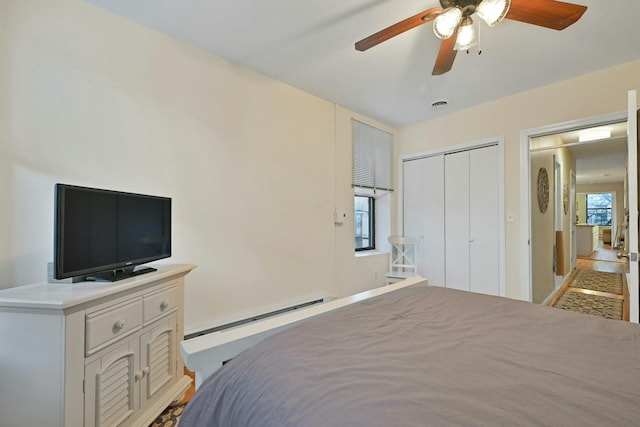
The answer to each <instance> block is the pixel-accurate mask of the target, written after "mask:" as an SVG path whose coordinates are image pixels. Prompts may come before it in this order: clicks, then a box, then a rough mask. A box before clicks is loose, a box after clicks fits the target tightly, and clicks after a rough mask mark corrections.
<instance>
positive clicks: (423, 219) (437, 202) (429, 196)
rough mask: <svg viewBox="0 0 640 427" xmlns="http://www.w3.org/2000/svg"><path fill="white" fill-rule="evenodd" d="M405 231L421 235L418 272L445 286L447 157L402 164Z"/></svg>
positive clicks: (412, 235)
mask: <svg viewBox="0 0 640 427" xmlns="http://www.w3.org/2000/svg"><path fill="white" fill-rule="evenodd" d="M403 224H404V229H403V233H404V235H405V236H411V237H420V236H422V241H421V242H420V247H419V256H418V273H419V274H420V275H421V276H422V277H424V278H426V279H427V280H428V281H429V285H433V286H444V285H445V274H444V269H445V263H444V250H443V249H444V156H443V155H439V156H433V157H426V158H422V159H415V160H409V161H406V162H404V164H403Z"/></svg>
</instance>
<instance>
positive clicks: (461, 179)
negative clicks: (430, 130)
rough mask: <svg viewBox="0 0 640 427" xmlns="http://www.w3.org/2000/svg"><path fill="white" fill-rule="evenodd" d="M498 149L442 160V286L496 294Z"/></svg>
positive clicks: (447, 157)
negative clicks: (443, 232) (443, 172)
mask: <svg viewBox="0 0 640 427" xmlns="http://www.w3.org/2000/svg"><path fill="white" fill-rule="evenodd" d="M498 196H499V181H498V147H497V146H490V147H483V148H476V149H473V150H469V151H463V152H459V153H452V154H447V155H446V156H445V212H446V217H445V218H446V219H445V223H446V225H445V230H446V232H445V236H446V245H445V253H446V260H445V264H446V286H447V288H453V289H461V290H465V291H472V292H479V293H483V294H489V295H499V294H500V274H499V269H500V249H499V248H500V246H499V245H500V235H499V228H498V227H499V206H500V204H499V200H498Z"/></svg>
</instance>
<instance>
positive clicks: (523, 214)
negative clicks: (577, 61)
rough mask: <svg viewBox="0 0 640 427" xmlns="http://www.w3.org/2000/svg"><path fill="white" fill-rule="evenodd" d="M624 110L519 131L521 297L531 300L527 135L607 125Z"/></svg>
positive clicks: (623, 114)
mask: <svg viewBox="0 0 640 427" xmlns="http://www.w3.org/2000/svg"><path fill="white" fill-rule="evenodd" d="M627 116H628V114H627V111H619V112H616V113H609V114H603V115H600V116H592V117H586V118H582V119H577V120H571V121H568V122H563V123H556V124H552V125H547V126H541V127H538V128H533V129H527V130H523V131H521V132H520V219H521V222H520V257H521V259H520V274H521V278H520V284H521V288H520V298H521V299H523V300H525V301H529V302H531V301H532V299H533V296H532V295H533V291H532V272H531V243H530V242H531V177H530V151H529V146H530V139H531V138H537V137H540V136H546V135H553V134H556V133H563V132H570V131H574V130H578V129H583V128H587V127H597V126H606V125H609V124H613V123H620V122H626V121H627V120H628V117H627Z"/></svg>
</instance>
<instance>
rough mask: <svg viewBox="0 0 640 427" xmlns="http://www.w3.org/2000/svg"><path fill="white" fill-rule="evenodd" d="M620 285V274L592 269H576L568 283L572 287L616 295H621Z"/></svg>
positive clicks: (621, 283) (621, 284)
mask: <svg viewBox="0 0 640 427" xmlns="http://www.w3.org/2000/svg"><path fill="white" fill-rule="evenodd" d="M622 286H623V282H622V274H620V273H606V272H603V271H594V270H578V271H577V273H576V276H575V277H574V278H573V281H572V282H571V284H570V285H569V287H572V288H579V289H589V290H592V291H598V292H606V293H609V294H617V295H622Z"/></svg>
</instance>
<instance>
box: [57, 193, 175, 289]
mask: <svg viewBox="0 0 640 427" xmlns="http://www.w3.org/2000/svg"><path fill="white" fill-rule="evenodd" d="M55 200H56V206H55V214H56V219H55V236H54V240H55V241H54V245H55V246H54V248H55V249H54V266H55V267H54V270H55V278H56V279H64V278H68V277H77V276H87V275H91V274H98V273H105V272H106V274H105V275H103V277H101V278H103V279H106V280H119V279H120V278H125V277H129V276H131V275H132V273H133V267H134V266H136V265H139V264H143V263H146V262H150V261H154V260H158V259H162V258H167V257H170V256H171V199H170V198H167V197H157V196H149V195H143V194H133V193H125V192H119V191H111V190H101V189H97V188H87V187H78V186H72V185H66V184H56V198H55ZM96 277H98V278H100V277H99V276H96Z"/></svg>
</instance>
